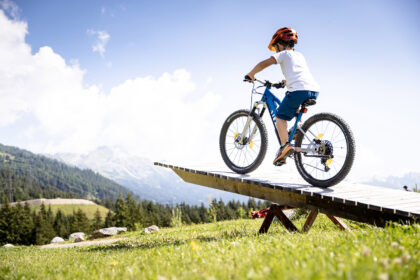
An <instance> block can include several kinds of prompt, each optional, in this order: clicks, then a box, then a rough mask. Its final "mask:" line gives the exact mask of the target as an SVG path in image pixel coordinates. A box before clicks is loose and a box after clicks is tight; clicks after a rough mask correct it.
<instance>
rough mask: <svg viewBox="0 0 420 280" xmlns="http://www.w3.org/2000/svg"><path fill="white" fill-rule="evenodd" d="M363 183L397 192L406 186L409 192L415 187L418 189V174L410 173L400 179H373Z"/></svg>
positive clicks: (393, 177)
mask: <svg viewBox="0 0 420 280" xmlns="http://www.w3.org/2000/svg"><path fill="white" fill-rule="evenodd" d="M365 183H366V184H369V185H375V186H382V187H388V188H393V189H399V190H402V189H403V187H404V186H407V187H408V189H409V190H412V189H413V188H416V187H417V188H420V173H418V172H410V173H407V174H405V175H404V176H401V177H398V176H389V177H386V178H373V179H371V180H369V181H367V182H365Z"/></svg>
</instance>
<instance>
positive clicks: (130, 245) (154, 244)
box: [87, 232, 259, 252]
mask: <svg viewBox="0 0 420 280" xmlns="http://www.w3.org/2000/svg"><path fill="white" fill-rule="evenodd" d="M250 236H254V237H257V236H259V234H258V233H246V232H242V233H238V232H223V233H222V234H220V235H219V236H199V237H192V238H185V239H171V240H168V239H166V240H157V241H146V242H142V241H141V240H139V241H136V240H134V241H132V242H130V241H129V242H127V241H126V243H124V244H122V243H119V244H118V243H117V244H113V245H108V246H98V247H93V248H92V247H91V248H88V249H87V251H88V252H97V251H101V252H105V251H118V250H128V249H152V248H159V247H166V246H180V245H184V244H189V243H190V242H191V241H193V240H199V241H202V242H217V241H220V240H234V239H236V238H238V237H239V238H242V237H250Z"/></svg>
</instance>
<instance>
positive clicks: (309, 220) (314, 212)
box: [303, 209, 319, 232]
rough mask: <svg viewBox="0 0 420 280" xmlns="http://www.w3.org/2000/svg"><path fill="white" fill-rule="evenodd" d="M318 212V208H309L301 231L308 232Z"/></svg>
mask: <svg viewBox="0 0 420 280" xmlns="http://www.w3.org/2000/svg"><path fill="white" fill-rule="evenodd" d="M318 213H319V211H318V209H314V210H311V213H309V215H308V218H307V219H306V222H305V224H304V225H303V232H308V231H309V230H310V229H311V227H312V224H313V223H314V221H315V219H316V217H318Z"/></svg>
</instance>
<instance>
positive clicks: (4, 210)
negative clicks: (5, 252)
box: [0, 196, 12, 244]
mask: <svg viewBox="0 0 420 280" xmlns="http://www.w3.org/2000/svg"><path fill="white" fill-rule="evenodd" d="M11 211H12V210H11V207H10V204H9V200H8V199H7V196H3V199H2V205H1V207H0V244H6V243H9V242H10V240H11V238H10V219H11V214H12V213H11Z"/></svg>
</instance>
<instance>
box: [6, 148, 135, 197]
mask: <svg viewBox="0 0 420 280" xmlns="http://www.w3.org/2000/svg"><path fill="white" fill-rule="evenodd" d="M128 192H129V190H128V189H126V188H125V187H123V186H121V185H119V184H117V183H115V182H113V181H112V180H110V179H107V178H105V177H103V176H102V175H100V174H99V173H96V172H93V171H92V170H89V169H83V170H82V169H80V168H78V167H74V166H69V165H67V164H65V163H62V162H59V161H57V160H54V159H50V158H47V157H45V156H41V155H36V154H33V153H31V152H29V151H25V150H22V149H19V148H15V147H10V146H5V145H2V144H0V195H1V194H5V195H7V197H12V200H13V201H22V200H29V199H37V198H55V197H61V198H87V199H94V198H98V199H105V198H107V199H111V200H116V199H117V198H118V195H119V193H122V194H123V195H126V194H127V193H128Z"/></svg>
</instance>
